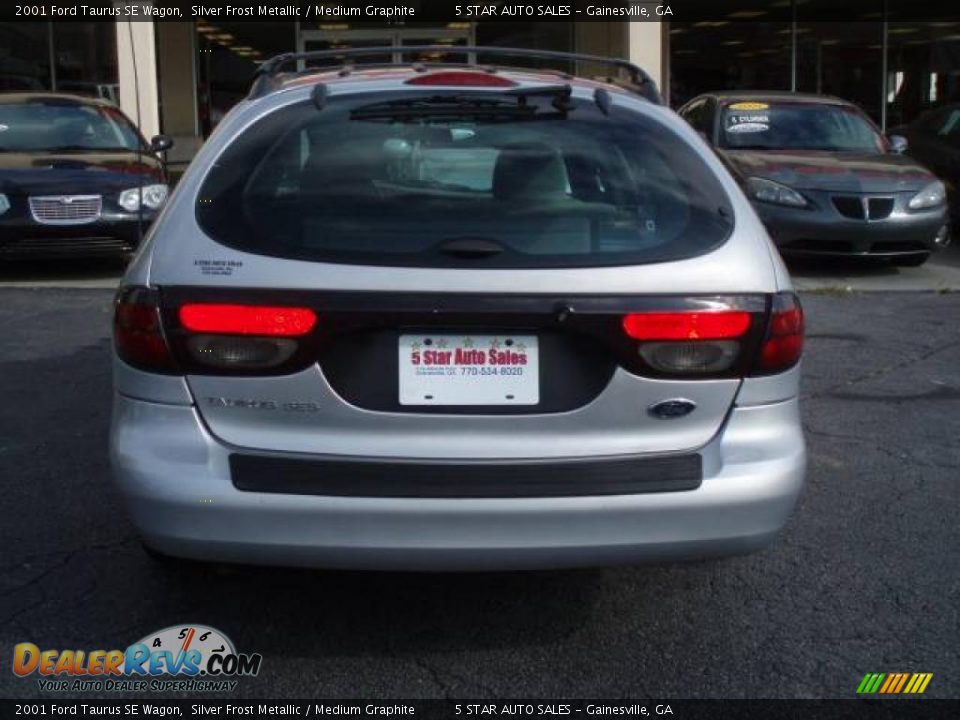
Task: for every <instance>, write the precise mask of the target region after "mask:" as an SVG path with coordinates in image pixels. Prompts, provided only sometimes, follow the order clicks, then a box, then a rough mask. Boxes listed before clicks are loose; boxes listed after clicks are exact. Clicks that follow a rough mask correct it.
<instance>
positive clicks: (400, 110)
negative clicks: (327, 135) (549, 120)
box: [350, 96, 537, 120]
mask: <svg viewBox="0 0 960 720" xmlns="http://www.w3.org/2000/svg"><path fill="white" fill-rule="evenodd" d="M536 112H537V110H536V108H535V107H528V106H525V105H520V104H517V103H513V102H508V101H504V100H497V99H488V98H477V97H469V96H467V97H460V96H454V97H430V98H411V99H407V100H391V101H389V102H383V103H376V104H374V105H365V106H364V107H359V108H354V110H353V111H351V113H350V119H351V120H380V119H389V120H403V119H407V118H411V119H413V118H437V117H455V118H464V117H483V118H485V119H489V118H490V117H496V116H500V117H506V118H510V119H519V118H526V117H532V116H533V115H535V114H536Z"/></svg>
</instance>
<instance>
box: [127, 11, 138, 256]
mask: <svg viewBox="0 0 960 720" xmlns="http://www.w3.org/2000/svg"><path fill="white" fill-rule="evenodd" d="M123 4H124V5H125V6H126V5H129V4H130V0H124V3H123ZM127 37H128V39H129V41H130V61H131V65H132V66H133V93H134V95H135V96H136V105H135V107H134V112H135V113H136V117H137V247H138V248H139V247H140V246H141V245H142V244H143V173H142V172H141V164H142V163H143V143H142V142H141V141H142V139H143V134H142V130H141V129H140V73H139V72H138V71H137V53H136V50H135V49H134V47H133V25H132V21H131V20H130V19H129V18H128V19H127Z"/></svg>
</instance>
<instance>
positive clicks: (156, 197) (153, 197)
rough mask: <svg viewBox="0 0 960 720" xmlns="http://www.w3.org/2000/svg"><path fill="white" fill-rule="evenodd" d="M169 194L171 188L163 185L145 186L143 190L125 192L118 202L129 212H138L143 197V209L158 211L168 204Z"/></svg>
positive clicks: (133, 189)
mask: <svg viewBox="0 0 960 720" xmlns="http://www.w3.org/2000/svg"><path fill="white" fill-rule="evenodd" d="M168 192H169V188H168V187H167V186H166V185H163V184H162V183H157V184H156V185H144V186H143V187H142V188H139V187H135V188H130V189H129V190H124V191H123V192H122V193H120V199H119V200H118V201H117V202H119V203H120V207H122V208H123V209H124V210H126V211H127V212H136V211H137V210H139V209H140V198H141V197H143V207H145V208H149V209H151V210H158V209H159V208H160V207H162V206H163V203H164V202H166V200H167V193H168Z"/></svg>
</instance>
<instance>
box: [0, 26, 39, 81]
mask: <svg viewBox="0 0 960 720" xmlns="http://www.w3.org/2000/svg"><path fill="white" fill-rule="evenodd" d="M50 88H51V84H50V23H46V22H5V23H0V92H30V91H35V90H49V89H50Z"/></svg>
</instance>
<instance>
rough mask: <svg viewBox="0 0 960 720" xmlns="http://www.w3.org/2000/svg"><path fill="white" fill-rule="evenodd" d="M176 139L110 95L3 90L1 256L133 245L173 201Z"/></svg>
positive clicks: (98, 250)
mask: <svg viewBox="0 0 960 720" xmlns="http://www.w3.org/2000/svg"><path fill="white" fill-rule="evenodd" d="M171 145H172V141H171V140H170V138H168V137H166V136H163V135H158V136H157V137H155V138H154V139H153V141H152V142H151V143H149V144H148V143H147V142H146V141H145V140H144V139H143V137H142V136H141V135H140V133H139V131H138V130H137V128H136V127H135V126H134V125H133V123H131V122H130V120H129V119H128V118H127V117H126V116H125V115H124V114H123V113H122V112H121V111H120V110H119V109H117V108H116V107H115V106H114V105H112V104H110V103H108V102H106V101H104V100H96V99H91V98H82V97H75V96H72V95H60V94H49V93H44V94H37V93H30V94H20V93H18V94H0V258H3V257H14V256H49V255H62V254H71V255H95V254H102V253H110V254H115V253H124V252H129V251H131V250H133V249H134V248H136V246H137V243H138V242H139V240H140V238H141V237H142V234H143V231H144V229H145V228H146V226H147V225H149V223H150V222H151V221H152V220H153V218H154V217H155V216H156V214H157V212H158V210H159V209H160V208H161V207H162V205H163V203H164V202H165V201H166V198H167V192H168V185H167V174H166V169H165V167H164V163H163V161H162V160H161V158H160V157H159V153H161V152H162V151H164V150H166V149H168V148H169V147H170V146H171Z"/></svg>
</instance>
